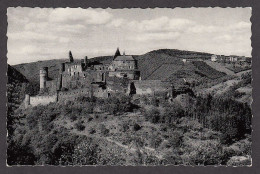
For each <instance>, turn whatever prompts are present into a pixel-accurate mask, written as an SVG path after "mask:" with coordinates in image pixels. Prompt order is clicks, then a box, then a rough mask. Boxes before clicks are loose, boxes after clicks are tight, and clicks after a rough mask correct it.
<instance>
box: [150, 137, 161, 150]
mask: <svg viewBox="0 0 260 174" xmlns="http://www.w3.org/2000/svg"><path fill="white" fill-rule="evenodd" d="M161 143H162V139H161V138H160V137H158V136H157V137H151V140H150V146H151V147H152V148H158V147H159V146H160V145H161Z"/></svg>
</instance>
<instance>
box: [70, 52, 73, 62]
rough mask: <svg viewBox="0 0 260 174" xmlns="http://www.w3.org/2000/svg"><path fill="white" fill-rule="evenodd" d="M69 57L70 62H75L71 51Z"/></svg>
mask: <svg viewBox="0 0 260 174" xmlns="http://www.w3.org/2000/svg"><path fill="white" fill-rule="evenodd" d="M69 58H70V62H74V59H73V56H72V53H71V51H70V52H69Z"/></svg>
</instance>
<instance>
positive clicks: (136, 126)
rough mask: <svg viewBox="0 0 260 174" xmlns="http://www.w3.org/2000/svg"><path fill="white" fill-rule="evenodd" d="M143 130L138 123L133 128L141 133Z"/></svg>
mask: <svg viewBox="0 0 260 174" xmlns="http://www.w3.org/2000/svg"><path fill="white" fill-rule="evenodd" d="M140 129H141V126H140V125H139V124H137V123H135V124H134V126H133V131H139V130H140Z"/></svg>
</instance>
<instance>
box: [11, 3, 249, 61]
mask: <svg viewBox="0 0 260 174" xmlns="http://www.w3.org/2000/svg"><path fill="white" fill-rule="evenodd" d="M250 17H251V8H174V9H170V8H154V9H138V8H135V9H93V8H88V9H82V8H26V7H16V8H14V7H9V8H8V10H7V20H8V29H7V37H8V42H7V49H8V53H7V62H8V63H9V64H11V65H15V64H20V63H28V62H35V61H39V60H50V59H60V58H68V53H69V51H70V50H71V51H72V54H73V56H74V58H84V57H85V56H88V57H89V58H92V57H96V56H106V55H113V54H114V53H115V51H116V48H117V47H119V49H120V51H121V52H124V51H125V53H126V54H128V55H139V54H145V53H147V52H149V51H152V50H156V49H163V48H168V49H180V50H189V51H203V52H208V53H212V54H224V55H241V56H251V39H250V37H251V22H250Z"/></svg>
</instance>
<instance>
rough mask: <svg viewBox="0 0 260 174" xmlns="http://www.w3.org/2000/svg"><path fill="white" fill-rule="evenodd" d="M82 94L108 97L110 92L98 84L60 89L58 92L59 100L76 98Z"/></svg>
mask: <svg viewBox="0 0 260 174" xmlns="http://www.w3.org/2000/svg"><path fill="white" fill-rule="evenodd" d="M80 96H85V97H92V96H95V97H100V98H107V97H108V92H107V90H106V89H102V88H100V87H97V86H91V87H88V88H81V89H74V90H69V91H59V92H58V101H66V100H75V99H76V98H78V97H80Z"/></svg>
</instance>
